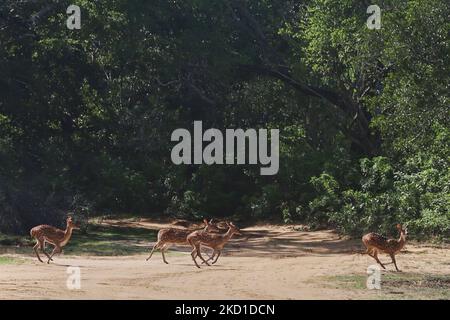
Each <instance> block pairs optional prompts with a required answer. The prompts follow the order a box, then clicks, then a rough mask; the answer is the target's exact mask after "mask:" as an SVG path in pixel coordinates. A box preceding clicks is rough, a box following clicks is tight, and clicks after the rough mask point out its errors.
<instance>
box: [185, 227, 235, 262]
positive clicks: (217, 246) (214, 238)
mask: <svg viewBox="0 0 450 320" xmlns="http://www.w3.org/2000/svg"><path fill="white" fill-rule="evenodd" d="M227 226H228V231H227V232H226V233H224V234H219V233H209V232H205V231H202V230H199V231H194V232H192V233H191V234H190V235H188V236H187V241H188V242H189V244H190V245H191V246H192V252H191V256H192V260H194V263H195V265H196V266H197V268H200V266H199V265H198V263H197V261H196V258H197V256H198V257H200V259H201V260H202V261H203V263H206V265H208V266H209V263H208V261H210V260H212V259H214V256H216V259H215V260H214V261H213V262H212V264H214V263H216V262H217V260H218V259H219V257H220V254H221V253H222V250H223V247H224V246H225V244H226V243H227V242H228V241H229V240H230V239H231V237H232V236H233V235H234V234H237V235H240V234H241V232H240V230H239V229H238V227H236V226H235V225H234V224H233V223H232V222H230V223H228V222H227ZM202 245H203V246H205V247H209V248H211V249H213V250H214V252H213V254H212V256H211V257H210V258H209V259H208V260H205V259H204V258H203V257H202V254H201V252H200V247H201V246H202Z"/></svg>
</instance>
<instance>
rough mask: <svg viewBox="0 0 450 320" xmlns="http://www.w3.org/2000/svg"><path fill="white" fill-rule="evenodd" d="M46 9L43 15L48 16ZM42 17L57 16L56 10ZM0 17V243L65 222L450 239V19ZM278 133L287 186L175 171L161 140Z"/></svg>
mask: <svg viewBox="0 0 450 320" xmlns="http://www.w3.org/2000/svg"><path fill="white" fill-rule="evenodd" d="M47 2H48V1H47ZM50 2H51V1H50ZM74 3H77V4H78V5H80V6H81V8H82V11H83V19H82V20H83V27H82V28H81V29H80V30H76V31H74V30H68V29H67V28H66V27H65V24H66V18H67V17H66V15H65V14H64V13H65V10H66V8H67V6H68V5H69V4H72V2H71V1H68V0H61V1H56V2H54V3H51V4H50V3H46V2H42V3H41V2H39V1H15V0H3V1H1V3H0V30H1V32H0V74H1V77H0V231H8V232H10V231H12V232H17V233H24V232H27V229H28V228H29V227H30V226H32V225H34V224H38V223H53V224H58V225H62V224H63V220H64V217H65V215H66V213H67V212H68V211H71V210H72V211H74V214H75V215H77V217H78V218H79V220H80V221H84V222H85V221H86V219H87V217H88V216H89V215H94V214H103V213H129V214H136V215H152V216H161V215H165V216H167V215H171V216H179V217H184V218H195V219H198V218H201V217H204V216H215V217H233V219H234V218H235V219H241V220H245V221H248V222H249V221H255V220H258V219H267V220H268V219H270V220H275V221H279V222H285V223H291V222H305V223H309V224H311V226H312V227H314V228H322V227H330V226H331V227H335V228H337V229H338V230H340V231H341V232H343V233H346V234H351V235H355V236H359V235H361V234H362V233H363V232H366V231H369V230H371V231H372V230H374V231H379V232H393V231H394V230H393V228H394V226H395V224H396V223H398V222H400V223H405V224H407V225H408V226H409V228H410V231H411V234H412V235H413V236H414V237H417V238H422V237H424V238H425V237H441V238H445V237H448V233H449V210H450V203H449V201H450V200H449V195H450V190H449V181H450V174H449V170H450V169H449V159H450V145H449V141H450V129H449V128H450V117H449V116H448V110H449V109H448V107H449V95H448V88H449V86H450V77H449V75H450V60H449V59H450V55H449V54H448V44H449V38H448V37H449V33H448V30H449V29H450V22H449V19H448V16H449V12H450V5H449V1H448V0H395V1H384V4H382V5H381V6H388V7H389V10H383V15H382V29H381V30H369V29H368V28H367V25H366V21H367V17H368V16H367V12H366V10H367V4H365V3H364V2H361V1H359V0H345V1H329V0H307V1H251V0H240V1H225V0H214V1H212V0H195V1H192V0H186V1H166V0H155V1H144V0H136V1H126V0H115V1H111V0H97V1H90V0H76V1H75V2H74ZM194 120H202V121H203V125H204V129H206V128H218V129H222V130H223V129H226V128H243V129H247V128H256V129H259V128H266V129H271V128H278V129H279V130H280V150H279V151H280V170H279V173H278V174H277V175H274V176H261V175H260V174H259V165H257V166H254V165H242V166H228V165H211V166H207V165H185V166H176V165H174V164H173V163H172V162H171V159H170V151H171V148H172V147H173V145H174V143H172V142H171V139H170V137H171V133H172V132H173V130H175V129H178V128H187V129H191V128H192V124H193V121H194Z"/></svg>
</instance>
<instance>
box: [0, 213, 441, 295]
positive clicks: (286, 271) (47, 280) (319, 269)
mask: <svg viewBox="0 0 450 320" xmlns="http://www.w3.org/2000/svg"><path fill="white" fill-rule="evenodd" d="M162 226H164V225H161V224H152V223H146V222H139V223H137V227H145V228H149V229H151V228H160V227H162ZM150 244H151V243H149V246H150ZM68 245H70V243H69V244H68ZM30 250H31V248H30ZM361 250H362V247H361V244H360V241H358V240H351V241H350V240H343V239H340V238H339V237H338V236H337V235H336V234H335V233H333V232H332V231H318V232H305V231H295V230H294V229H293V228H292V227H279V226H270V225H260V226H256V227H251V228H246V229H244V230H243V236H240V237H237V238H235V239H232V241H231V242H230V243H229V244H228V246H227V247H226V248H225V250H224V253H223V255H222V257H221V258H220V259H219V261H218V263H217V264H216V265H213V266H210V267H207V266H204V267H202V268H201V269H197V268H196V267H195V266H194V264H193V262H192V259H191V257H190V255H189V248H187V247H178V248H174V251H175V252H174V253H172V254H169V255H168V256H167V259H168V261H169V262H170V264H169V265H166V264H164V263H163V261H162V259H161V254H159V253H158V252H157V253H156V254H155V255H154V256H153V257H152V259H151V260H150V261H148V262H147V261H145V258H146V257H147V253H146V252H143V254H142V255H134V256H117V257H96V256H65V255H61V256H59V257H56V258H55V259H54V260H55V261H54V263H51V264H50V265H47V264H41V263H39V262H38V261H37V260H36V259H35V258H33V257H32V256H31V255H29V256H23V255H10V256H12V257H15V258H19V259H21V260H22V261H23V262H22V263H19V264H4V265H0V299H379V298H381V299H383V298H396V299H399V298H402V297H401V296H398V292H397V293H396V292H389V291H386V290H383V289H382V290H367V289H364V288H363V289H361V288H360V289H357V288H345V287H342V286H341V285H339V284H338V283H336V281H334V280H332V279H334V278H335V277H339V276H346V275H359V276H365V275H366V271H367V267H368V266H369V265H372V264H374V261H373V260H372V258H370V257H368V256H366V255H361V254H359V253H358V252H360V251H361ZM381 259H382V261H385V262H388V261H389V258H388V257H386V256H382V257H381ZM397 262H398V265H399V267H400V269H402V271H403V272H402V274H430V275H448V274H450V249H449V248H448V247H447V248H445V247H441V248H438V247H433V246H424V245H420V246H419V245H413V244H407V246H406V247H405V249H404V251H403V252H402V253H400V254H399V255H398V256H397ZM69 266H77V267H80V270H81V289H79V290H69V289H67V286H66V282H67V278H68V276H69V275H68V274H67V267H69ZM387 269H388V270H387V271H383V272H382V277H383V276H385V275H386V274H395V272H394V271H393V269H394V267H393V265H391V264H390V265H388V266H387ZM401 293H402V292H400V294H401ZM395 294H397V295H395ZM413 296H414V294H413ZM404 298H407V296H405V297H404ZM422 298H427V297H426V296H425V297H422ZM438 298H439V297H438ZM443 298H445V296H444V297H443Z"/></svg>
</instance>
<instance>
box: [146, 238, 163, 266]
mask: <svg viewBox="0 0 450 320" xmlns="http://www.w3.org/2000/svg"><path fill="white" fill-rule="evenodd" d="M156 249H160V242H159V241H158V242H156V243H155V245H154V246H153V249H152V251H151V252H150V255H149V256H148V258H147V260H146V261H148V260H149V259H150V258H151V257H152V255H153V252H154V251H155V250H156Z"/></svg>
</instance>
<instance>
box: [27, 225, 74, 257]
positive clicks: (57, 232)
mask: <svg viewBox="0 0 450 320" xmlns="http://www.w3.org/2000/svg"><path fill="white" fill-rule="evenodd" d="M74 229H79V228H78V226H77V225H75V223H74V222H73V219H72V217H68V218H67V220H66V230H61V229H58V228H55V227H52V226H49V225H46V224H42V225H39V226H36V227H34V228H33V229H31V230H30V235H31V237H33V238H35V239H36V245H35V246H34V247H33V249H34V252H35V253H36V256H37V258H38V259H39V261H40V262H44V261H42V259H41V257H40V256H39V252H38V249H41V250H42V252H43V253H44V254H45V255H46V256H47V258H48V260H47V263H50V261H53V259H52V257H53V256H54V255H55V254H56V253H61V252H62V247H64V246H65V245H66V244H67V243H68V242H69V240H70V238H71V236H72V230H74ZM46 243H50V244H52V245H54V246H55V247H54V248H53V251H52V253H51V254H50V255H49V254H48V253H47V252H45V244H46Z"/></svg>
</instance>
